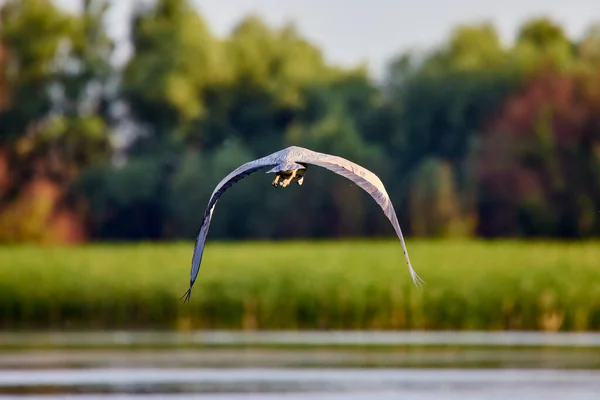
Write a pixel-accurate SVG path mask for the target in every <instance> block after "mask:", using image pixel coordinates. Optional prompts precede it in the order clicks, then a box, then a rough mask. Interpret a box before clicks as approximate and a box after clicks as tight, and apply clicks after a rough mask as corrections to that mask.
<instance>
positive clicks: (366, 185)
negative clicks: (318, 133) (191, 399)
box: [183, 146, 423, 301]
mask: <svg viewBox="0 0 600 400" xmlns="http://www.w3.org/2000/svg"><path fill="white" fill-rule="evenodd" d="M306 164H312V165H316V166H319V167H323V168H326V169H328V170H330V171H332V172H335V173H336V174H338V175H341V176H343V177H345V178H347V179H349V180H351V181H352V182H354V183H355V184H356V185H358V186H359V187H361V188H362V189H364V190H365V191H366V192H367V193H369V194H370V195H371V197H373V199H375V201H376V202H377V204H379V206H380V207H381V208H382V209H383V212H384V214H385V216H386V217H387V218H388V219H389V220H390V222H391V224H392V226H393V227H394V230H395V231H396V234H397V235H398V238H399V239H400V243H401V244H402V249H403V251H404V257H405V259H406V263H407V264H408V268H409V271H410V275H411V277H412V279H413V282H414V283H415V284H417V285H419V284H420V283H423V280H422V279H421V278H420V277H419V276H418V275H417V273H416V272H415V271H414V269H413V268H412V265H411V263H410V259H409V257H408V251H407V249H406V244H405V243H404V237H403V235H402V230H401V229H400V224H399V223H398V218H397V217H396V212H395V210H394V206H393V205H392V201H391V200H390V197H389V195H388V194H387V192H386V190H385V187H384V185H383V183H382V182H381V180H380V179H379V178H378V177H377V175H375V174H374V173H373V172H371V171H369V170H368V169H366V168H363V167H361V166H360V165H358V164H356V163H353V162H352V161H349V160H347V159H345V158H342V157H338V156H333V155H329V154H325V153H319V152H316V151H312V150H309V149H305V148H303V147H298V146H291V147H288V148H285V149H283V150H280V151H278V152H275V153H272V154H270V155H268V156H265V157H262V158H259V159H257V160H254V161H250V162H247V163H245V164H243V165H242V166H240V167H238V168H236V169H235V170H234V171H232V172H231V173H230V174H229V175H227V176H226V177H225V178H224V179H223V180H221V182H219V184H218V185H217V187H216V188H215V190H214V191H213V193H212V195H211V197H210V200H209V201H208V206H207V208H206V211H205V213H204V218H203V219H202V224H201V227H200V231H199V233H198V236H197V238H196V245H195V247H194V254H193V256H192V267H191V272H190V287H189V289H188V290H187V292H186V293H185V294H184V296H183V298H185V300H186V301H188V300H189V298H190V296H191V293H192V286H193V285H194V282H195V281H196V277H197V275H198V271H199V270H200V263H201V261H202V254H203V252H204V243H205V241H206V236H207V235H208V229H209V227H210V221H211V218H212V214H213V212H214V209H215V206H216V203H217V200H218V199H219V198H220V197H221V196H222V195H223V193H225V191H226V190H227V189H229V188H230V187H231V186H232V185H233V184H235V183H236V182H238V181H240V180H242V179H244V178H245V177H246V176H248V175H250V174H252V173H254V172H256V171H258V170H260V169H263V168H268V167H272V168H271V169H270V170H269V171H267V173H277V172H280V171H290V170H298V169H306V167H307V166H306Z"/></svg>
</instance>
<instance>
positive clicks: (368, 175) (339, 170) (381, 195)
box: [294, 149, 425, 286]
mask: <svg viewBox="0 0 600 400" xmlns="http://www.w3.org/2000/svg"><path fill="white" fill-rule="evenodd" d="M303 150H304V151H300V152H298V153H297V154H295V159H294V161H296V162H299V163H307V164H313V165H316V166H319V167H323V168H326V169H328V170H330V171H333V172H335V173H336V174H338V175H341V176H343V177H345V178H347V179H349V180H351V181H352V182H354V183H355V184H356V185H358V186H360V187H361V188H362V189H364V190H365V191H366V192H367V193H369V194H370V195H371V197H373V199H375V201H376V202H377V204H379V206H380V207H381V208H382V209H383V212H384V213H385V216H386V217H387V218H388V219H389V220H390V222H391V223H392V226H393V227H394V230H395V231H396V234H397V235H398V238H399V239H400V243H401V244H402V249H403V250H404V257H405V258H406V263H407V264H408V269H409V271H410V276H411V277H412V280H413V282H414V283H415V284H416V285H417V286H419V285H420V284H421V283H425V281H423V280H422V279H421V277H419V275H417V273H416V272H415V270H414V269H413V267H412V265H411V264H410V258H409V257H408V250H407V249H406V244H405V243H404V236H403V235H402V230H401V229H400V224H399V223H398V218H397V216H396V211H395V210H394V206H393V204H392V201H391V200H390V197H389V195H388V194H387V191H386V190H385V187H384V186H383V183H382V182H381V180H380V179H379V178H378V177H377V175H375V174H374V173H373V172H371V171H369V170H368V169H366V168H363V167H361V166H360V165H358V164H356V163H353V162H352V161H349V160H347V159H345V158H342V157H338V156H332V155H330V154H325V153H318V152H315V151H312V150H308V149H303Z"/></svg>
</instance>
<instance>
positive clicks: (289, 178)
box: [281, 170, 296, 187]
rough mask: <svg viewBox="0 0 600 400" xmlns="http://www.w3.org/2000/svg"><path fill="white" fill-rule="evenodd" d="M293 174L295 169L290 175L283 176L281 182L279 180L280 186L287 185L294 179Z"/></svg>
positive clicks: (294, 174)
mask: <svg viewBox="0 0 600 400" xmlns="http://www.w3.org/2000/svg"><path fill="white" fill-rule="evenodd" d="M295 176H296V170H293V171H292V174H291V175H290V176H288V177H287V178H285V179H284V180H283V182H281V187H287V186H288V185H289V184H290V183H291V182H292V180H293V179H294V177H295Z"/></svg>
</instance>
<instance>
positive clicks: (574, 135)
mask: <svg viewBox="0 0 600 400" xmlns="http://www.w3.org/2000/svg"><path fill="white" fill-rule="evenodd" d="M599 82H600V74H598V72H597V71H596V73H595V75H594V76H589V75H582V76H573V75H571V76H561V75H556V74H553V73H548V74H545V75H543V76H540V77H538V78H536V79H535V80H534V81H532V82H531V83H530V84H529V85H528V86H527V87H526V88H525V89H524V90H523V91H522V92H520V93H517V94H515V95H514V96H513V97H512V98H511V99H510V100H509V101H507V103H506V105H505V106H504V107H503V109H502V112H501V113H500V115H499V116H498V118H497V120H496V122H495V124H494V125H493V126H492V128H491V129H490V131H489V133H488V134H487V135H486V136H485V139H484V142H483V146H482V153H481V155H480V158H479V161H478V175H479V180H480V185H481V192H482V199H481V205H480V217H481V218H480V221H481V223H480V226H479V232H480V234H482V235H484V236H498V235H552V236H560V237H582V236H589V235H598V234H599V233H600V218H599V217H600V216H599V215H598V211H597V210H598V209H599V207H600V184H599V183H598V182H600V176H599V175H598V174H599V171H600V168H598V167H599V166H600V151H599V149H600V131H599V130H598V126H600V120H599V118H598V115H600V114H599V112H600V108H599V107H600V90H599V89H598V87H599V86H598V83H599Z"/></svg>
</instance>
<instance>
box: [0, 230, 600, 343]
mask: <svg viewBox="0 0 600 400" xmlns="http://www.w3.org/2000/svg"><path fill="white" fill-rule="evenodd" d="M408 248H409V251H410V254H411V258H412V260H413V263H414V266H415V268H416V269H417V271H418V272H419V274H420V275H421V276H422V277H423V278H424V279H425V280H426V282H427V285H426V286H423V287H421V288H417V287H415V286H414V285H413V284H412V281H411V279H410V275H409V274H408V270H407V268H406V264H405V263H404V259H403V256H402V249H401V248H400V245H399V243H398V242H397V241H396V240H394V241H385V242H373V241H338V242H335V243H332V242H329V243H328V242H291V243H281V244H278V245H277V244H273V243H261V242H255V243H236V244H224V243H215V242H214V241H211V242H209V243H208V246H207V248H206V252H205V258H204V261H203V265H202V269H201V270H200V275H199V277H198V281H197V283H196V286H195V287H194V293H193V295H192V298H191V302H190V303H189V304H184V303H183V302H181V301H180V300H179V298H180V296H181V294H182V293H183V292H184V291H185V289H186V287H187V286H186V285H187V274H188V272H189V262H190V259H191V250H192V243H186V244H170V245H164V244H163V245H159V244H137V245H130V246H119V245H93V246H84V247H77V248H60V247H45V248H34V247H25V246H23V247H20V246H19V247H10V248H9V247H4V248H0V310H1V311H0V316H1V317H0V318H1V320H0V324H2V326H3V328H4V329H15V328H32V327H38V328H52V329H101V328H115V327H118V328H119V329H135V328H158V329H181V330H186V329H194V328H206V329H229V328H231V329H458V330H480V329H483V330H501V329H519V330H520V329H523V330H546V331H555V330H560V331H581V330H587V329H589V330H597V329H599V328H600V283H599V282H600V270H599V269H598V268H597V267H598V259H599V257H600V253H599V251H600V250H599V249H600V246H598V243H595V242H587V243H578V244H574V243H553V242H538V243H529V244H525V243H515V242H503V241H498V242H489V243H483V242H475V241H433V242H428V241H419V242H412V241H411V242H409V243H408ZM32 285H33V286H32Z"/></svg>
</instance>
